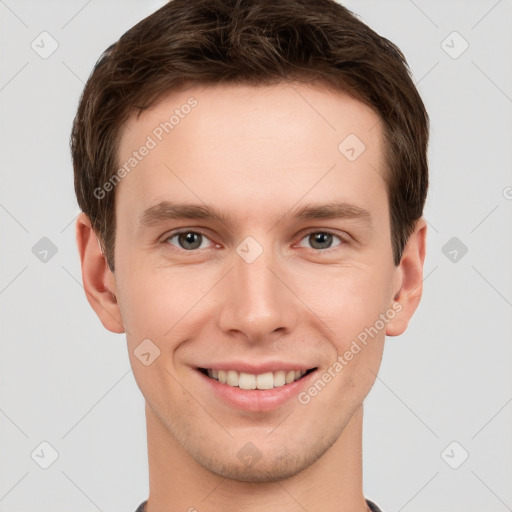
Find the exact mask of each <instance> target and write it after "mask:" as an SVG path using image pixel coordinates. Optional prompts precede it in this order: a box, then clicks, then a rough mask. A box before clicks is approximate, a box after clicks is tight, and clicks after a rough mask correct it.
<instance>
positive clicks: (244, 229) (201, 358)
mask: <svg viewBox="0 0 512 512" xmlns="http://www.w3.org/2000/svg"><path fill="white" fill-rule="evenodd" d="M191 96H193V97H194V98H196V100H197V101H198V105H197V107H195V108H194V109H193V110H192V111H191V112H190V114H188V115H187V116H186V117H185V118H184V119H180V123H179V125H177V126H175V128H174V129H173V131H172V132H171V133H169V134H167V135H166V136H165V137H164V138H163V140H162V141H161V142H159V144H158V145H157V147H156V148H154V149H152V150H151V151H150V153H149V154H148V155H147V156H146V157H145V158H144V159H143V160H142V161H141V162H140V163H138V165H137V167H136V170H134V171H132V172H131V173H130V174H128V175H127V176H126V177H125V178H123V179H122V181H121V182H120V183H119V184H118V185H117V187H116V190H115V194H116V220H117V231H116V241H115V272H114V273H112V272H111V271H110V270H109V268H108V265H107V262H106V259H105V257H104V255H103V253H102V252H101V250H100V247H99V244H98V241H97V238H96V235H95V233H94V232H93V231H92V229H91V225H90V222H89V220H88V218H87V217H86V216H85V215H84V214H81V215H80V216H79V218H78V221H77V243H78V247H79V253H80V258H81V263H82V276H83V283H84V288H85V291H86V294H87V297H88V300H89V302H90V304H91V306H92V307H93V309H94V310H95V311H96V313H97V315H98V317H99V319H100V320H101V322H102V323H103V325H104V326H105V327H106V328H107V329H108V330H110V331H112V332H116V333H122V332H126V335H127V342H128V349H129V354H130V362H131V365H132V369H133V374H134V376H135V379H136V381H137V384H138V386H139V388H140V390H141V392H142V393H143V395H144V397H145V400H146V421H147V436H148V460H149V475H150V495H149V498H148V506H147V511H148V512H160V511H162V510H167V511H181V510H183V511H184V510H190V509H192V510H194V509H196V510H198V511H200V512H202V511H206V510H208V511H210V512H217V511H219V512H220V511H222V510H227V509H228V508H229V509H231V510H244V511H247V512H252V511H261V510H265V511H268V512H273V511H276V512H277V511H280V512H281V511H290V512H292V511H293V512H295V511H297V512H298V511H303V510H308V511H311V512H312V511H317V510H322V511H323V512H334V511H337V512H338V511H340V510H343V511H347V512H362V511H364V510H367V508H366V504H365V501H364V497H363V491H362V467H361V466H362V462H361V458H362V457H361V438H362V418H363V400H364V398H365V397H366V395H367V394H368V392H369V391H370V389H371V387H372V385H373V383H374V381H375V378H376V374H377V371H378V368H379V365H380V362H381V357H382V351H383V347H384V340H385V335H388V336H396V335H399V334H401V333H403V332H404V331H405V329H406V328H407V325H408V322H409V320H410V318H411V316H412V315H413V313H414V311H415V309H416V307H417V305H418V303H419V301H420V297H421V293H422V274H423V262H424V257H425V241H426V223H425V220H424V219H423V218H421V219H420V220H419V221H418V222H417V224H416V229H415V231H414V233H413V234H412V236H411V237H410V238H409V240H408V243H407V245H406V247H405V250H404V252H403V256H402V259H401V262H400V264H399V265H398V266H396V267H395V266H394V264H393V257H392V246H391V232H390V221H389V209H388V197H387V189H386V182H385V180H384V178H383V177H384V176H385V175H386V168H385V161H384V158H383V137H382V131H381V124H380V122H379V117H378V116H377V114H376V113H374V112H373V111H372V110H371V109H370V108H368V107H367V106H365V105H363V104H362V103H360V102H358V101H356V100H355V99H353V98H351V97H349V96H348V95H346V94H344V93H341V92H339V91H337V92H333V91H331V90H330V89H327V88H326V87H324V86H323V85H321V84H318V83H316V84H310V85H305V84H284V83H281V84H278V85H274V86H258V87H255V86H249V85H209V86H197V85H196V86H193V87H189V88H188V89H187V90H183V89H182V90H179V91H173V92H172V93H170V94H169V95H167V96H166V97H165V98H164V99H162V100H160V101H159V102H158V103H157V104H156V105H155V106H153V107H152V108H151V109H149V110H147V111H145V112H144V113H143V114H142V115H141V116H140V117H139V119H136V118H135V117H132V118H130V119H129V121H128V122H127V123H126V125H125V127H124V128H123V131H122V139H121V144H120V148H119V162H120V163H122V162H125V161H126V160H127V159H128V158H129V156H130V155H131V154H132V152H133V150H134V149H137V148H139V147H140V146H141V145H142V144H144V142H145V140H146V137H147V136H148V135H149V134H151V133H152V131H153V130H154V128H155V126H158V124H159V123H160V122H162V121H164V120H166V119H168V118H169V113H172V111H173V110H174V109H176V108H179V107H180V106H181V105H183V104H184V103H186V102H187V99H188V98H190V97H191ZM349 134H356V135H357V137H358V138H359V139H360V140H361V141H363V143H364V144H365V146H366V149H365V150H364V152H363V153H362V154H361V155H360V156H359V157H358V158H357V159H356V160H355V161H349V160H348V159H347V158H346V157H345V156H344V155H343V154H342V153H341V152H340V151H339V150H338V145H339V144H340V142H342V141H343V140H344V139H345V137H347V135H349ZM121 165H122V164H121ZM111 193H114V192H111ZM163 200H169V201H180V202H181V201H183V202H185V201H186V202H193V203H198V204H204V203H207V204H211V205H214V206H216V207H217V209H218V210H220V211H221V212H223V213H225V214H229V215H230V216H231V221H230V222H229V223H225V222H220V221H217V220H212V219H182V220H173V219H168V220H162V221H161V222H159V223H158V224H156V225H154V226H152V227H142V226H141V224H140V222H139V219H140V216H141V214H142V212H143V211H144V210H145V209H147V208H148V207H151V206H153V205H155V204H157V203H158V202H160V201H163ZM331 201H343V202H346V203H349V204H351V205H356V206H359V207H360V208H363V209H365V210H367V211H368V212H369V214H370V222H367V220H365V219H364V218H339V219H313V220H300V219H299V220H298V219H294V218H293V216H292V215H291V213H290V212H291V211H292V209H294V208H297V207H298V206H302V205H304V204H306V203H328V202H331ZM177 228H185V229H188V230H189V231H193V232H195V233H197V232H199V233H203V234H204V235H205V236H204V237H202V238H200V243H201V245H200V247H199V248H195V249H192V250H190V249H189V250H187V249H186V248H184V246H183V245H180V243H179V242H180V240H179V238H178V237H177V236H176V237H173V238H169V237H171V235H172V234H173V230H176V229H177ZM309 230H311V231H313V232H314V233H317V232H321V233H322V232H325V231H327V232H329V233H332V234H333V235H334V236H333V238H332V243H331V245H330V246H329V244H327V245H325V244H324V246H322V245H321V241H320V242H318V241H317V242H315V238H314V237H313V239H312V238H311V237H309ZM247 236H251V237H253V238H254V239H255V240H256V241H257V242H258V244H259V245H260V246H261V247H262V249H263V252H262V254H261V255H260V256H259V257H257V258H256V259H255V261H253V262H252V263H247V261H245V260H244V259H243V258H242V257H240V255H239V254H238V253H237V251H236V249H237V247H238V246H239V245H240V243H241V242H242V241H243V240H244V239H245V238H246V237H247ZM338 236H340V237H342V238H337V237H338ZM328 240H329V239H328ZM181 243H182V244H183V241H182V242H181ZM198 244H199V242H198ZM185 247H190V246H187V245H185ZM322 247H326V248H322ZM315 249H316V250H315ZM394 302H395V306H396V305H397V304H400V306H401V310H400V312H399V313H397V314H395V315H394V318H393V319H392V320H389V321H388V322H387V323H386V324H385V326H384V328H382V329H381V330H380V331H379V333H378V335H376V336H374V337H373V338H370V339H369V341H368V343H367V345H366V346H364V347H363V348H362V350H361V351H360V352H359V353H357V355H355V356H354V357H353V358H352V359H351V360H350V361H348V362H347V364H346V365H344V367H343V369H342V371H340V372H338V373H336V376H335V378H332V380H331V381H330V382H329V383H328V385H326V386H325V387H324V388H323V389H322V390H321V392H319V393H318V394H317V395H316V396H314V397H312V398H311V400H310V401H309V402H308V403H307V404H302V403H300V402H299V401H298V400H297V399H296V398H292V399H290V400H288V401H286V402H285V403H284V404H283V405H281V406H280V407H278V408H276V409H274V410H271V411H265V412H262V411H247V410H242V409H238V408H236V407H233V406H231V405H229V404H227V403H225V402H224V401H223V400H222V399H220V398H219V397H218V396H217V395H216V394H214V393H213V392H212V391H211V390H210V388H209V386H207V385H206V384H205V383H204V381H203V377H202V376H200V375H199V374H198V371H197V370H196V367H197V366H202V365H204V366H207V363H208V361H214V362H218V361H225V360H229V361H231V360H233V359H238V360H243V361H246V360H247V361H254V360H258V361H261V360H265V361H267V360H279V361H293V362H294V363H300V364H301V367H302V366H304V367H306V368H312V367H318V370H317V375H322V374H323V373H324V372H326V371H328V369H329V367H332V365H333V363H334V362H335V361H336V359H337V357H338V356H339V355H343V354H344V353H345V352H346V351H347V350H348V349H349V348H350V346H351V343H352V342H353V341H354V340H355V339H356V338H357V336H358V334H360V333H361V332H362V331H364V329H365V328H368V327H370V326H373V325H375V324H376V321H377V320H378V319H379V315H380V314H383V313H384V314H385V313H386V312H387V311H389V310H390V309H392V308H393V303H394ZM144 339H150V340H151V342H152V343H154V344H155V345H156V346H157V347H158V348H159V350H160V356H159V357H157V358H156V359H155V360H154V361H153V362H152V363H151V364H150V365H148V366H146V365H144V364H142V363H141V361H140V360H139V359H138V358H137V357H136V355H135V353H134V351H135V349H136V348H137V346H138V345H139V344H140V343H141V341H142V340H144ZM248 442H251V443H252V444H253V445H254V446H255V447H256V449H257V451H258V453H259V454H260V455H261V458H260V459H259V461H258V462H257V463H255V464H253V465H248V464H243V463H242V462H241V461H240V459H239V458H238V457H237V453H238V452H239V450H240V449H241V448H242V447H244V445H246V443H248Z"/></svg>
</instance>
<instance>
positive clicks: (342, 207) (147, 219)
mask: <svg viewBox="0 0 512 512" xmlns="http://www.w3.org/2000/svg"><path fill="white" fill-rule="evenodd" d="M288 215H291V216H292V218H295V219H297V220H315V219H360V220H363V221H365V222H366V223H367V224H368V225H369V226H371V225H372V216H371V214H370V212H369V211H368V210H365V209H364V208H361V207H360V206H357V205H353V204H348V203H343V202H330V203H322V204H318V203H308V204H305V205H302V206H298V207H297V208H294V209H292V210H291V211H290V212H289V213H287V214H285V215H283V216H282V217H281V218H283V217H286V216H288ZM180 219H210V220H215V221H219V222H222V223H224V224H230V222H231V216H230V215H228V214H225V213H222V212H220V211H219V210H217V208H215V206H213V205H206V204H203V205H201V204H193V203H173V202H170V201H161V202H160V203H158V204H156V205H154V206H151V207H149V208H147V209H146V210H144V212H142V214H141V215H140V216H139V224H140V225H141V226H145V227H151V226H155V225H158V224H160V223H162V222H165V221H167V220H180Z"/></svg>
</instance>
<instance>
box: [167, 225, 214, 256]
mask: <svg viewBox="0 0 512 512" xmlns="http://www.w3.org/2000/svg"><path fill="white" fill-rule="evenodd" d="M173 239H176V240H177V243H178V245H177V246H176V244H174V243H172V242H170V240H173ZM205 240H209V238H208V237H207V236H206V235H205V234H204V233H201V232H200V231H191V230H183V231H177V232H176V233H173V234H172V235H170V236H168V237H167V238H166V239H165V240H164V242H166V243H167V242H169V243H170V244H171V245H174V246H175V247H178V248H179V249H184V250H185V251H193V250H194V249H205V248H206V247H207V245H206V246H204V245H203V242H204V241H205Z"/></svg>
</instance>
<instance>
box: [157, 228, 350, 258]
mask: <svg viewBox="0 0 512 512" xmlns="http://www.w3.org/2000/svg"><path fill="white" fill-rule="evenodd" d="M184 233H195V234H198V235H201V236H203V237H205V238H207V239H208V240H210V238H209V236H208V235H207V234H206V233H204V232H203V231H201V230H192V229H181V230H178V231H175V232H172V233H170V234H169V235H168V236H166V237H165V239H164V240H163V243H164V244H167V245H172V244H169V243H168V240H170V239H171V238H174V237H176V236H179V235H181V234H184ZM313 233H322V234H327V235H332V236H333V237H335V238H338V239H339V241H340V244H338V245H336V246H334V247H328V248H326V249H314V248H311V250H312V251H315V252H317V253H319V252H330V251H331V250H333V249H335V248H336V247H339V246H341V245H345V244H346V243H348V240H347V239H346V238H345V237H343V236H341V235H338V234H336V233H333V232H332V231H329V230H318V229H312V230H310V231H308V232H306V233H304V234H303V235H302V237H301V238H300V240H299V242H301V241H302V240H304V238H306V237H308V236H310V235H312V234H313ZM173 247H174V248H175V249H177V250H179V251H183V252H191V253H192V252H197V251H199V249H190V250H187V249H183V248H181V247H176V246H174V245H173Z"/></svg>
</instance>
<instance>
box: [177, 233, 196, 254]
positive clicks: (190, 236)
mask: <svg viewBox="0 0 512 512" xmlns="http://www.w3.org/2000/svg"><path fill="white" fill-rule="evenodd" d="M201 236H202V235H201V234H200V233H194V232H192V231H188V232H187V233H180V234H179V236H178V239H179V242H180V245H181V246H182V247H183V249H187V250H192V249H197V248H198V247H199V246H200V245H201ZM194 239H195V241H194ZM198 242H199V243H198ZM187 244H188V245H189V246H188V247H187ZM190 245H192V247H190Z"/></svg>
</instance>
